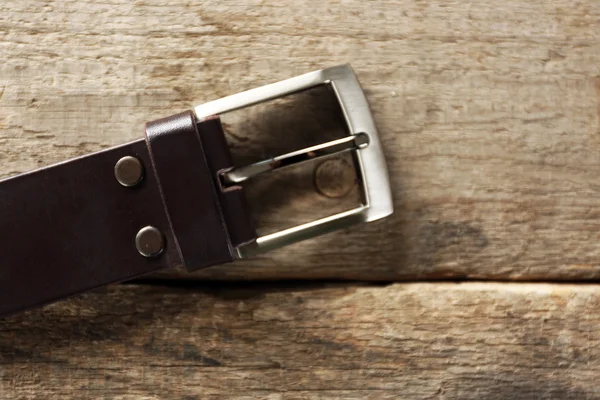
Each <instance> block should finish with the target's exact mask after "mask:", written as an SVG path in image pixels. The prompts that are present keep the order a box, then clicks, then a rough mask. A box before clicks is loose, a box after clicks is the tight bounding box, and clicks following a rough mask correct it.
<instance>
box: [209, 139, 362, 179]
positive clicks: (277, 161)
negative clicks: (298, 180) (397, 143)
mask: <svg viewBox="0 0 600 400" xmlns="http://www.w3.org/2000/svg"><path fill="white" fill-rule="evenodd" d="M368 145H369V137H368V136H367V135H366V134H365V133H359V134H358V135H352V136H347V137H344V138H341V139H337V140H332V141H331V142H327V143H322V144H318V145H316V146H311V147H307V148H305V149H302V150H297V151H294V152H291V153H287V154H283V155H281V156H277V157H274V158H271V159H269V160H264V161H260V162H257V163H254V164H250V165H246V166H243V167H238V168H233V169H231V170H229V171H225V172H223V173H222V174H221V179H222V181H223V183H224V184H225V185H226V186H227V185H235V184H239V183H242V182H244V181H246V180H248V179H249V178H251V177H253V176H256V175H259V174H262V173H263V172H269V171H274V170H276V169H281V168H285V167H289V166H291V165H296V164H301V163H304V162H306V161H312V160H316V159H317V158H321V157H326V156H329V155H332V154H336V153H341V152H343V151H346V150H357V149H364V148H365V147H367V146H368Z"/></svg>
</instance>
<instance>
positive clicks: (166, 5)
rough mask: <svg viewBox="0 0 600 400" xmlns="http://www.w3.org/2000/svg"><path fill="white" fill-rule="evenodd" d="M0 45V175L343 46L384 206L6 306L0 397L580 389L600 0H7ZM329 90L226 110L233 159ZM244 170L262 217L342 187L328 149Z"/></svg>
mask: <svg viewBox="0 0 600 400" xmlns="http://www.w3.org/2000/svg"><path fill="white" fill-rule="evenodd" d="M0 56H1V60H2V63H0V176H2V177H6V176H10V175H12V174H16V173H19V172H25V171H28V170H31V169H34V168H37V167H40V166H44V165H48V164H51V163H54V162H58V161H62V160H65V159H68V158H71V157H74V156H77V155H81V154H85V153H88V152H91V151H96V150H100V149H103V148H107V147H110V146H113V145H116V144H119V143H123V142H126V141H129V140H132V139H135V138H138V137H140V136H141V135H142V126H143V125H142V124H143V122H145V121H148V120H152V119H155V118H159V117H162V116H167V115H170V114H173V113H175V112H179V111H181V110H184V109H187V108H189V107H191V106H194V105H197V104H200V103H202V102H205V101H208V100H212V99H216V98H219V97H222V96H224V95H228V94H233V93H236V92H238V91H241V90H245V89H249V88H252V87H256V86H259V85H262V84H267V83H271V82H274V81H277V80H281V79H285V78H289V77H292V76H294V75H297V74H301V73H305V72H309V71H311V70H315V69H319V68H323V67H327V66H332V65H336V64H340V63H350V64H351V65H352V66H353V68H354V69H355V71H356V73H357V75H358V77H359V79H360V81H361V83H362V85H363V88H364V90H365V92H366V94H367V98H368V100H369V102H370V104H371V107H372V111H373V114H374V117H375V120H376V122H377V125H378V127H379V131H380V134H381V137H382V141H383V143H384V145H385V152H386V157H387V161H388V165H389V168H390V174H391V180H392V184H393V194H394V201H395V207H396V212H395V214H394V215H393V216H392V217H390V218H388V219H386V220H383V221H380V222H376V223H372V224H369V225H363V226H356V227H352V228H350V229H347V230H345V231H343V232H337V233H335V234H331V235H328V236H326V237H323V238H320V239H318V240H311V241H307V242H304V243H302V244H298V245H295V246H291V247H288V248H285V249H282V250H278V251H274V252H272V253H268V254H265V255H263V256H260V257H257V258H254V259H251V260H246V261H243V262H236V263H233V264H230V265H224V266H219V267H215V268H211V269H207V270H204V271H202V272H200V273H196V274H192V275H188V274H187V273H184V272H182V271H179V270H174V271H169V272H165V273H161V274H158V275H155V276H152V277H150V278H149V279H148V280H146V281H144V282H138V283H134V284H127V285H120V286H114V287H111V288H108V289H103V290H100V291H97V292H94V293H91V294H88V295H85V296H82V297H78V298H74V299H72V300H69V301H66V302H61V303H57V304H55V305H52V306H49V307H46V308H44V309H42V310H34V311H31V312H28V313H25V314H21V315H16V316H13V317H9V318H7V319H5V320H2V321H0V398H2V399H38V398H39V399H51V400H52V399H64V398H76V399H88V398H89V399H122V400H129V399H202V398H215V399H216V398H240V399H263V398H266V399H306V398H316V399H338V398H349V399H363V398H367V399H388V398H389V399H391V398H428V399H482V398H484V399H506V398H519V399H520V398H527V399H528V398H535V399H539V398H543V399H546V398H561V399H600V386H599V385H598V379H597V377H598V374H599V373H600V348H599V345H598V340H599V339H600V337H599V334H600V333H599V332H600V314H599V312H598V308H599V306H600V287H599V286H597V285H595V284H594V283H595V282H597V281H598V280H599V279H600V262H599V260H600V244H599V239H600V174H598V171H599V169H600V3H599V2H597V1H595V0H582V1H578V2H571V1H566V0H545V1H544V0H505V1H490V0H487V1H484V0H473V1H446V0H382V1H364V0H363V1H359V0H345V1H336V0H323V1H319V2H311V1H306V0H296V1H291V0H289V1H288V0H285V1H278V2H266V1H258V0H254V1H240V0H238V1H227V2H215V1H192V0H184V1H166V0H148V1H145V0H140V1H134V2H132V1H125V0H108V1H96V0H81V1H47V0H44V1H39V0H14V1H5V2H2V3H0ZM335 111H336V109H335V106H334V105H333V104H332V102H331V100H330V99H329V98H328V97H327V93H321V92H319V91H313V92H309V93H305V94H303V95H300V96H297V97H295V98H293V99H285V100H282V101H278V102H275V103H274V104H267V105H264V106H261V107H257V108H253V109H250V110H246V111H244V112H236V113H233V114H231V115H227V116H225V117H224V120H225V124H226V129H227V137H228V141H229V143H230V145H231V147H232V149H233V152H234V155H235V158H236V160H237V161H238V162H239V163H244V162H249V161H253V160H258V159H261V158H264V157H266V156H269V155H271V156H272V155H275V154H278V153H280V152H283V151H287V150H290V149H292V148H295V147H300V146H305V145H310V144H313V143H316V142H319V141H322V140H323V139H324V138H330V137H335V136H336V135H339V134H340V129H339V120H338V115H337V114H336V112H335ZM248 192H249V197H250V200H251V203H252V205H253V209H254V215H255V217H256V220H257V223H258V224H259V226H260V228H261V232H267V231H272V230H274V229H277V228H278V227H284V226H290V225H293V224H295V223H298V222H300V221H306V220H309V219H311V218H314V217H316V216H323V215H327V214H329V213H331V212H334V211H337V210H339V209H342V208H345V207H350V206H351V205H352V204H353V203H354V202H356V199H357V189H356V187H355V184H354V175H353V173H352V170H351V167H350V166H349V163H348V160H347V159H344V158H343V157H342V158H338V159H332V160H329V161H327V162H323V163H316V164H313V165H310V166H305V167H303V168H299V169H294V170H291V171H286V172H283V173H281V174H280V175H276V176H271V177H268V178H266V179H259V180H258V181H257V182H253V183H252V185H250V187H249V188H248ZM3 229H7V227H3ZM111 267H115V266H107V268H111ZM444 281H463V282H462V283H451V282H444ZM567 282H568V283H567Z"/></svg>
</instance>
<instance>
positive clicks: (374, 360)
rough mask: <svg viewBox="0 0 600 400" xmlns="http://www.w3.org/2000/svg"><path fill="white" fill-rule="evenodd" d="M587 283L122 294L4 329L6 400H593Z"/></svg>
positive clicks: (112, 292) (597, 362)
mask: <svg viewBox="0 0 600 400" xmlns="http://www.w3.org/2000/svg"><path fill="white" fill-rule="evenodd" d="M599 310H600V289H599V288H598V287H597V286H592V285H548V284H519V283H510V284H496V283H464V284H449V283H446V284H395V285H390V286H380V287H377V286H370V287H369V286H352V285H339V286H309V285H305V286H299V287H298V286H295V287H292V286H290V287H287V288H281V287H265V286H262V287H260V286H249V285H244V286H239V287H237V288H235V287H234V288H228V286H225V287H219V286H215V285H212V286H210V287H197V288H192V287H188V288H156V287H152V286H145V287H144V286H119V287H113V288H111V289H108V290H105V291H102V292H95V293H91V294H87V295H85V296H84V297H83V298H79V299H72V300H69V301H66V302H62V303H58V304H55V305H53V306H50V307H47V308H45V309H43V310H35V311H31V312H28V313H26V314H22V315H17V316H13V317H10V318H7V319H5V320H2V321H0V393H2V396H1V397H2V398H3V399H6V400H12V399H34V398H40V399H45V400H53V399H64V398H78V399H88V398H90V399H91V398H111V399H133V398H135V399H140V398H142V399H172V398H177V399H196V398H210V399H213V398H214V399H217V398H241V399H259V398H260V399H264V398H268V399H302V398H316V399H317V398H318V399H337V398H351V399H359V398H366V399H392V398H419V399H420V398H432V399H482V398H485V399H490V400H491V399H507V398H518V399H525V398H528V399H529V398H536V399H550V398H553V399H558V398H560V399H577V400H580V399H597V398H600V392H599V391H598V390H599V389H598V384H597V377H598V374H599V373H600V331H599V330H598V329H597V327H598V323H599V321H600V311H599Z"/></svg>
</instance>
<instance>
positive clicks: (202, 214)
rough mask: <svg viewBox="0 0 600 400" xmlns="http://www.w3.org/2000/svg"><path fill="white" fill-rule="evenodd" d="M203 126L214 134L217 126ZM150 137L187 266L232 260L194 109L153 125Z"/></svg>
mask: <svg viewBox="0 0 600 400" xmlns="http://www.w3.org/2000/svg"><path fill="white" fill-rule="evenodd" d="M219 125H220V123H219ZM201 129H202V134H203V135H205V134H206V135H212V134H214V129H215V127H214V125H213V124H208V125H205V124H202V125H201ZM218 133H220V132H218ZM221 134H222V133H221ZM146 140H147V141H148V147H149V148H150V152H151V158H152V162H153V166H154V171H155V173H156V175H157V177H158V179H159V181H160V187H161V194H162V196H163V201H164V203H165V206H166V208H167V213H168V215H169V220H170V222H171V227H172V229H173V231H174V232H175V236H176V241H177V248H178V250H179V252H180V254H181V257H182V260H183V264H184V266H185V267H186V268H187V269H188V270H190V271H193V270H195V269H198V268H202V267H206V266H208V265H211V264H221V263H225V262H229V261H232V260H233V258H234V256H233V249H232V247H231V245H230V243H229V236H228V232H227V228H226V227H225V221H224V218H223V215H222V212H221V207H220V204H219V197H218V195H217V190H216V186H215V180H216V175H214V174H213V173H212V171H211V170H210V169H209V168H208V164H207V160H206V155H205V151H204V146H203V144H202V141H201V140H200V133H199V132H198V129H197V125H196V119H195V117H194V115H193V114H192V112H191V111H187V112H184V113H181V114H177V115H174V116H171V117H168V118H163V119H160V120H157V121H153V122H151V123H149V124H148V125H147V126H146ZM207 227H210V229H207ZM207 262H208V263H207Z"/></svg>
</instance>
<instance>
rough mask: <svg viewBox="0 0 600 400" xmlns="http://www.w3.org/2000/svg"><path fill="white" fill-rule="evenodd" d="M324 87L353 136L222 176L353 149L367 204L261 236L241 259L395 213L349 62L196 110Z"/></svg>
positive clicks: (232, 180) (229, 178)
mask: <svg viewBox="0 0 600 400" xmlns="http://www.w3.org/2000/svg"><path fill="white" fill-rule="evenodd" d="M320 85H330V86H331V88H332V89H333V92H334V93H335V96H336V98H337V100H338V102H339V105H340V108H341V109H342V112H343V115H344V119H345V121H346V124H347V128H348V133H349V135H348V137H344V138H342V139H338V140H334V141H331V142H328V143H324V144H320V145H317V146H312V147H309V148H306V149H302V150H298V151H294V152H292V153H288V154H284V155H282V156H278V157H275V158H272V159H270V160H265V161H261V162H258V163H256V164H251V165H247V166H244V167H239V168H234V169H233V170H230V171H228V172H227V173H225V174H223V175H222V176H221V179H222V180H223V183H224V184H225V185H228V184H238V183H241V182H243V181H245V180H247V179H249V178H250V177H252V176H255V175H257V174H260V173H263V172H267V171H272V170H275V169H279V168H283V167H286V166H290V165H295V164H298V163H301V162H305V161H309V160H314V159H316V158H319V157H323V156H327V155H331V154H335V153H338V152H340V151H353V152H354V159H355V161H356V166H357V170H358V172H359V180H360V182H361V190H362V193H361V194H362V204H361V205H360V206H359V207H357V208H354V209H352V210H348V211H345V212H342V213H339V214H335V215H331V216H329V217H325V218H321V219H318V220H316V221H311V222H308V223H305V224H302V225H298V226H294V227H292V228H288V229H285V230H283V231H279V232H276V233H272V234H269V235H266V236H261V237H259V238H258V239H256V241H255V242H252V243H249V244H246V245H243V246H240V247H238V248H237V252H238V257H239V258H246V257H248V256H251V255H254V254H258V253H262V252H265V251H269V250H273V249H277V248H279V247H283V246H287V245H289V244H292V243H296V242H299V241H302V240H305V239H309V238H312V237H315V236H318V235H322V234H325V233H328V232H331V231H335V230H338V229H342V228H345V227H347V226H350V225H354V224H357V223H360V222H369V221H374V220H377V219H380V218H384V217H386V216H388V215H390V214H392V213H393V211H394V207H393V203H392V193H391V189H390V183H389V177H388V172H387V166H386V164H385V158H384V156H383V151H382V146H381V142H380V140H379V135H378V133H377V129H376V128H375V123H374V122H373V117H372V116H371V111H370V110H369V105H368V103H367V99H366V98H365V95H364V93H363V91H362V88H361V87H360V83H359V82H358V79H357V78H356V75H355V74H354V71H353V70H352V68H351V67H350V66H349V65H340V66H336V67H332V68H327V69H322V70H320V71H315V72H310V73H308V74H304V75H300V76H297V77H295V78H291V79H286V80H284V81H281V82H277V83H273V84H270V85H266V86H262V87H259V88H256V89H251V90H248V91H245V92H242V93H238V94H234V95H232V96H227V97H224V98H222V99H219V100H215V101H211V102H209V103H205V104H202V105H200V106H198V107H196V108H195V113H196V116H197V118H198V119H199V120H202V119H204V118H207V117H209V116H212V115H218V114H223V113H226V112H229V111H234V110H237V109H240V108H245V107H249V106H252V105H255V104H258V103H262V102H265V101H268V100H273V99H276V98H279V97H284V96H288V95H291V94H294V93H298V92H300V91H303V90H308V89H311V88H314V87H316V86H320Z"/></svg>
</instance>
